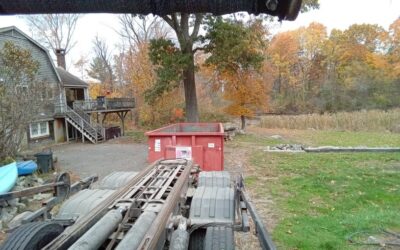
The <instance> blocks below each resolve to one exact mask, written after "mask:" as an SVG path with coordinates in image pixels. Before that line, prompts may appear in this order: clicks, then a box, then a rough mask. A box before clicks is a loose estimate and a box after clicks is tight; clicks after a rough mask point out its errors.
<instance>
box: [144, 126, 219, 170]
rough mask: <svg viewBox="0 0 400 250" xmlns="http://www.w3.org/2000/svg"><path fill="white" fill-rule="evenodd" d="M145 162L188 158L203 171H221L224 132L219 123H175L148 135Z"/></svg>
mask: <svg viewBox="0 0 400 250" xmlns="http://www.w3.org/2000/svg"><path fill="white" fill-rule="evenodd" d="M146 135H147V136H148V142H149V154H148V161H149V162H154V161H156V160H158V159H161V158H164V159H169V158H185V159H191V160H193V161H194V162H195V163H197V164H199V165H200V167H201V169H202V170H204V171H222V170H223V169H224V129H223V126H222V124H221V123H176V124H172V125H169V126H166V127H163V128H159V129H156V130H153V131H150V132H147V133H146Z"/></svg>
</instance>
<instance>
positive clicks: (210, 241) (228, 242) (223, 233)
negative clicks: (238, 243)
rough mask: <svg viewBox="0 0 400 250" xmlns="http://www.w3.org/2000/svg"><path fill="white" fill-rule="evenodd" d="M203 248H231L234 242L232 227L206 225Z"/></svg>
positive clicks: (206, 249)
mask: <svg viewBox="0 0 400 250" xmlns="http://www.w3.org/2000/svg"><path fill="white" fill-rule="evenodd" d="M204 249H205V250H219V249H224V250H233V249H235V243H234V239H233V230H232V227H224V226H218V227H207V232H206V237H205V239H204Z"/></svg>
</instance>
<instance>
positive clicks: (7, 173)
mask: <svg viewBox="0 0 400 250" xmlns="http://www.w3.org/2000/svg"><path fill="white" fill-rule="evenodd" d="M17 178H18V170H17V163H15V162H13V163H10V164H8V165H4V166H0V194H4V193H7V192H9V191H10V190H11V189H12V188H13V187H14V185H15V182H16V181H17Z"/></svg>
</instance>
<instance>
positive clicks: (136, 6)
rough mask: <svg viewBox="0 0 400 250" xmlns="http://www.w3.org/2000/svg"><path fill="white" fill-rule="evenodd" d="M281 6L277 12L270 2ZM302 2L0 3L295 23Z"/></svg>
mask: <svg viewBox="0 0 400 250" xmlns="http://www.w3.org/2000/svg"><path fill="white" fill-rule="evenodd" d="M271 2H273V3H276V2H277V3H278V5H277V7H276V9H275V10H271V8H270V9H268V8H267V3H271ZM300 5H301V0H90V1H88V0H69V1H66V0H52V1H49V0H0V14H3V15H4V14H45V13H132V14H145V15H146V14H155V15H160V16H162V15H166V14H171V13H175V12H180V13H213V14H215V15H222V14H228V13H234V12H239V11H247V12H248V13H251V14H260V13H265V14H270V15H273V16H278V17H279V18H280V19H287V20H294V19H295V18H296V16H297V14H298V12H299V9H300Z"/></svg>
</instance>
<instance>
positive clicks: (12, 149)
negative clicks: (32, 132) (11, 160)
mask: <svg viewBox="0 0 400 250" xmlns="http://www.w3.org/2000/svg"><path fill="white" fill-rule="evenodd" d="M38 69H39V63H38V62H37V61H36V60H34V59H33V58H32V55H31V52H30V51H29V50H26V49H24V48H21V47H19V46H17V45H15V44H13V43H11V42H6V43H4V45H3V46H2V47H1V48H0V165H1V162H2V160H4V159H5V158H6V157H14V156H15V154H16V153H17V152H18V150H19V149H20V146H21V143H22V140H23V138H24V136H25V133H26V128H27V127H28V126H29V123H30V122H32V121H34V120H35V119H39V118H40V117H36V116H37V114H40V112H42V111H43V110H44V109H45V108H46V104H48V103H47V102H48V101H47V100H43V99H42V98H41V96H42V93H43V92H44V91H46V89H48V86H47V85H46V83H45V82H43V81H39V80H38V78H37V75H38ZM46 87H47V88H46Z"/></svg>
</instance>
